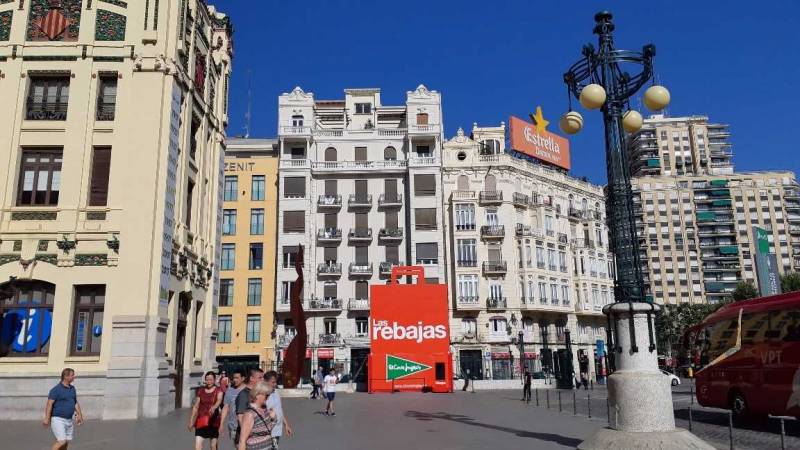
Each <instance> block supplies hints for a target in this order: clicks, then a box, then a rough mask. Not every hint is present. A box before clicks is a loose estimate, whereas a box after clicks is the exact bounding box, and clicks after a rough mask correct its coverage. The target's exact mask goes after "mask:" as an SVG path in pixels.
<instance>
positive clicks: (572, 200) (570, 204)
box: [569, 194, 575, 211]
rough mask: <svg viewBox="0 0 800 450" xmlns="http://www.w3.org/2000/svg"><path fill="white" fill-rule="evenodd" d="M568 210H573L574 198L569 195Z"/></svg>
mask: <svg viewBox="0 0 800 450" xmlns="http://www.w3.org/2000/svg"><path fill="white" fill-rule="evenodd" d="M569 209H570V211H572V210H573V209H575V196H574V195H572V194H569Z"/></svg>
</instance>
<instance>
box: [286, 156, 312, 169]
mask: <svg viewBox="0 0 800 450" xmlns="http://www.w3.org/2000/svg"><path fill="white" fill-rule="evenodd" d="M278 168H279V169H309V168H311V162H310V161H309V160H307V159H288V158H283V159H281V160H280V162H279V164H278Z"/></svg>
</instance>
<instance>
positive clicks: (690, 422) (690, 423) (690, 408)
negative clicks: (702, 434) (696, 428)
mask: <svg viewBox="0 0 800 450" xmlns="http://www.w3.org/2000/svg"><path fill="white" fill-rule="evenodd" d="M691 431H692V405H689V432H691Z"/></svg>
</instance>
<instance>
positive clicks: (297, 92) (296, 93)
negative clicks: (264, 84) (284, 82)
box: [284, 86, 311, 100]
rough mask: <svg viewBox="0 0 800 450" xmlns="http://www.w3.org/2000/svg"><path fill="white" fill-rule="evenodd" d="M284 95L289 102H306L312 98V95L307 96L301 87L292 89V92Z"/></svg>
mask: <svg viewBox="0 0 800 450" xmlns="http://www.w3.org/2000/svg"><path fill="white" fill-rule="evenodd" d="M284 95H286V96H287V97H288V98H289V100H306V99H309V98H311V94H310V93H308V94H306V93H305V91H303V89H302V88H301V87H300V86H295V88H294V89H292V92H290V93H288V94H284Z"/></svg>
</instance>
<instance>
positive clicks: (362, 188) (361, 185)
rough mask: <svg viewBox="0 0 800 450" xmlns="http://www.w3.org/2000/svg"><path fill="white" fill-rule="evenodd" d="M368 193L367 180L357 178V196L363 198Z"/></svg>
mask: <svg viewBox="0 0 800 450" xmlns="http://www.w3.org/2000/svg"><path fill="white" fill-rule="evenodd" d="M366 195H367V180H356V196H357V197H359V198H361V197H362V196H366Z"/></svg>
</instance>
